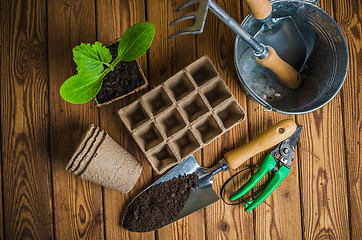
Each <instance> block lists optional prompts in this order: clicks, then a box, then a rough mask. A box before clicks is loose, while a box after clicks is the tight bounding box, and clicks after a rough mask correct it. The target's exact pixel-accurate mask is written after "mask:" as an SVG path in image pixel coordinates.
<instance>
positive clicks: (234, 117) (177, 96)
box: [118, 56, 245, 174]
mask: <svg viewBox="0 0 362 240" xmlns="http://www.w3.org/2000/svg"><path fill="white" fill-rule="evenodd" d="M118 115H119V117H120V118H121V119H122V121H123V123H124V125H125V126H126V127H127V129H128V130H129V131H130V133H131V135H132V136H133V138H134V139H135V141H136V142H137V144H138V146H139V147H140V149H141V150H142V151H143V152H144V154H145V155H146V157H147V159H148V161H149V163H150V164H151V166H152V168H153V169H154V170H155V171H156V172H157V173H158V174H162V173H163V172H165V171H166V170H168V169H169V168H171V167H172V166H174V165H176V164H178V163H180V162H181V161H182V160H184V159H185V158H186V157H188V156H190V155H191V154H192V153H194V152H195V151H197V150H199V149H200V148H202V147H204V146H205V145H207V144H209V143H210V142H212V141H213V140H214V139H215V138H217V137H219V136H220V135H222V134H223V133H225V132H226V131H227V130H229V129H230V128H232V127H233V126H235V125H236V124H238V123H240V122H242V121H243V120H244V119H245V112H244V110H243V109H242V108H241V106H240V104H239V103H238V102H237V101H236V99H235V97H234V96H233V94H232V93H231V92H230V90H229V88H228V87H227V86H226V84H225V82H224V80H223V79H221V78H220V75H219V73H218V72H217V70H216V68H215V67H214V65H213V64H212V62H211V61H210V59H209V58H208V57H207V56H204V57H202V58H200V59H198V60H196V61H195V62H193V63H191V64H190V65H189V66H187V67H186V68H185V69H183V70H181V71H180V72H178V73H176V74H175V75H174V76H172V77H171V78H169V79H168V80H167V81H166V82H164V83H163V84H161V85H159V86H157V87H156V88H154V89H153V90H151V91H149V92H148V93H146V94H144V95H143V96H142V97H141V98H139V99H138V100H136V101H135V102H133V103H131V104H130V105H128V106H126V107H124V108H122V109H120V110H119V111H118Z"/></svg>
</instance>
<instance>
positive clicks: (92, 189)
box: [48, 0, 104, 239]
mask: <svg viewBox="0 0 362 240" xmlns="http://www.w3.org/2000/svg"><path fill="white" fill-rule="evenodd" d="M48 37H49V41H48V42H49V47H48V53H49V77H50V78H49V79H50V84H49V93H50V120H51V121H50V127H51V128H50V129H51V147H52V148H51V155H52V168H53V183H54V190H53V191H54V222H55V238H57V239H103V238H104V232H103V209H102V189H101V187H100V186H99V185H96V184H93V183H90V182H88V181H84V180H81V179H80V178H79V177H75V176H74V174H72V173H67V172H66V171H65V166H66V164H67V162H68V161H69V159H70V157H71V154H72V152H73V151H74V150H75V147H76V146H77V144H78V142H79V140H80V139H81V136H82V135H83V133H84V131H85V130H86V128H87V127H88V125H89V124H91V123H94V124H95V125H98V117H99V116H98V109H97V108H96V107H95V104H94V102H93V101H91V102H89V103H86V104H81V105H73V104H69V103H67V102H65V101H64V100H63V99H62V98H61V97H60V96H59V88H60V86H61V84H62V83H63V82H64V81H65V80H66V79H67V78H69V77H70V76H72V75H73V74H75V73H76V70H75V64H74V62H73V60H72V48H73V47H75V46H76V45H79V44H80V43H82V42H86V43H87V42H94V41H95V40H96V21H95V2H94V1H93V0H83V1H61V0H57V1H49V2H48Z"/></svg>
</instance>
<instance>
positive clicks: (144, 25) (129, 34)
mask: <svg viewBox="0 0 362 240" xmlns="http://www.w3.org/2000/svg"><path fill="white" fill-rule="evenodd" d="M154 36H155V26H154V25H153V24H152V23H150V22H140V23H137V24H135V25H133V26H131V27H130V28H128V29H127V31H126V32H125V33H124V34H123V36H122V38H121V40H120V41H119V45H118V56H117V58H118V59H119V60H121V61H133V60H135V59H137V58H139V57H141V56H142V55H143V54H145V52H146V51H147V49H148V48H149V47H150V45H151V43H152V40H153V37H154Z"/></svg>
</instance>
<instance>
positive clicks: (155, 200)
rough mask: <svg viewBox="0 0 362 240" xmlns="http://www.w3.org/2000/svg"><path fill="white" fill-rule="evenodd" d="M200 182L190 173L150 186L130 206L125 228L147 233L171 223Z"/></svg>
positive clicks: (124, 224) (124, 220) (126, 215)
mask: <svg viewBox="0 0 362 240" xmlns="http://www.w3.org/2000/svg"><path fill="white" fill-rule="evenodd" d="M197 179H198V177H197V175H196V174H189V175H184V176H180V177H177V178H173V179H171V180H169V181H165V182H162V183H160V184H157V185H155V186H153V187H150V188H149V189H147V190H146V191H144V192H143V193H142V194H140V195H139V196H138V197H137V198H135V199H134V200H133V201H132V202H131V204H130V205H129V206H128V207H127V210H126V212H125V215H124V217H123V223H122V225H123V228H125V229H127V230H129V231H132V232H148V231H153V230H155V229H158V228H160V227H162V226H164V225H166V224H168V223H169V222H170V221H172V220H173V219H174V218H175V217H176V216H177V215H178V214H179V212H180V211H181V210H182V208H183V207H184V205H185V203H186V200H187V199H188V197H189V195H190V193H191V191H192V189H193V188H196V187H197Z"/></svg>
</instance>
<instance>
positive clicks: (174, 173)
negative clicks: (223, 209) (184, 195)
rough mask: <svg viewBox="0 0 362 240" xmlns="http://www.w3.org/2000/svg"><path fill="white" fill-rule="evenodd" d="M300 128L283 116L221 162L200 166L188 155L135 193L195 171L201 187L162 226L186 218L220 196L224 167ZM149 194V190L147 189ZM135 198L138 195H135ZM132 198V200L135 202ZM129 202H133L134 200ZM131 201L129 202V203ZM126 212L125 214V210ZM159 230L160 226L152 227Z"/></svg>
mask: <svg viewBox="0 0 362 240" xmlns="http://www.w3.org/2000/svg"><path fill="white" fill-rule="evenodd" d="M296 130H297V125H296V124H295V122H294V121H293V120H283V121H280V122H279V123H277V124H275V125H274V126H272V127H270V128H268V129H267V130H266V131H264V132H263V133H261V134H260V135H258V136H257V137H256V138H254V139H253V140H251V141H250V142H248V143H247V144H245V145H243V146H241V147H239V148H237V149H234V150H232V151H230V152H228V153H226V154H225V155H224V158H223V159H222V160H221V161H220V162H219V164H218V165H216V166H214V167H212V168H204V167H201V166H200V165H199V164H198V163H197V162H196V159H195V158H194V156H192V155H191V156H189V157H188V158H186V159H185V160H184V161H183V162H182V163H180V164H179V165H177V166H176V167H174V168H173V169H172V170H171V171H169V172H168V173H167V174H165V175H164V176H163V177H161V178H160V179H158V180H157V181H156V182H154V183H153V184H152V185H150V186H149V187H148V188H146V189H145V190H144V191H143V192H141V193H140V194H139V195H137V196H136V198H138V197H140V195H141V194H145V191H146V190H147V189H149V188H150V187H153V186H155V185H157V184H160V183H162V182H165V181H169V180H171V179H173V178H177V177H180V176H183V175H188V174H194V173H195V174H196V175H197V177H198V181H197V184H198V187H197V188H195V189H193V190H192V191H191V193H190V195H189V197H188V199H187V200H186V203H185V205H184V207H183V208H182V210H181V211H180V212H179V214H178V215H177V216H176V217H175V218H174V219H172V221H170V222H168V223H166V224H164V225H162V226H160V227H163V226H165V225H168V224H170V223H172V222H174V221H177V220H178V219H180V218H183V217H185V216H187V215H189V214H191V213H193V212H195V211H197V210H200V209H202V208H204V207H206V206H208V205H210V204H212V203H214V202H216V201H218V200H219V196H218V195H217V194H216V192H215V191H214V189H213V187H212V184H213V176H214V175H215V174H217V173H219V172H220V171H222V170H224V171H225V170H228V169H236V168H238V167H239V166H240V165H242V164H243V163H244V162H245V161H247V160H248V159H249V158H251V157H253V156H254V155H256V154H258V153H260V152H262V151H264V150H267V149H269V148H271V147H273V146H275V145H277V144H278V143H280V142H282V141H283V140H285V139H287V138H288V137H290V136H291V135H292V134H293V133H295V132H296ZM146 194H147V192H146ZM136 198H135V199H136ZM135 199H133V201H135ZM133 201H132V202H133ZM132 202H131V203H130V205H131V204H132ZM130 205H129V206H130ZM127 210H128V208H127V209H126V213H127ZM125 215H126V214H125ZM152 230H157V229H152Z"/></svg>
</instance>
